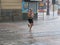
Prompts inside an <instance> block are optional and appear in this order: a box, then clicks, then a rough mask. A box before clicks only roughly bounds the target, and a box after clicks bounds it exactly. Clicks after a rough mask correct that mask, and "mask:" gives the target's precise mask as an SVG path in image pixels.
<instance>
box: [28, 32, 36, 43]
mask: <svg viewBox="0 0 60 45" xmlns="http://www.w3.org/2000/svg"><path fill="white" fill-rule="evenodd" d="M28 38H29V40H28V43H29V44H33V43H35V42H36V40H35V38H34V36H33V33H32V32H31V31H30V32H29V37H28Z"/></svg>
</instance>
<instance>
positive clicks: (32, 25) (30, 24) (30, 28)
mask: <svg viewBox="0 0 60 45" xmlns="http://www.w3.org/2000/svg"><path fill="white" fill-rule="evenodd" d="M32 26H33V23H31V24H30V31H31V28H32Z"/></svg>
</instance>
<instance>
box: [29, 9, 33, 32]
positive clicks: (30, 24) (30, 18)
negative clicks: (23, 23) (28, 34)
mask: <svg viewBox="0 0 60 45" xmlns="http://www.w3.org/2000/svg"><path fill="white" fill-rule="evenodd" d="M33 17H34V12H33V11H32V9H29V11H28V22H29V24H28V27H29V28H30V30H29V31H31V28H32V26H33Z"/></svg>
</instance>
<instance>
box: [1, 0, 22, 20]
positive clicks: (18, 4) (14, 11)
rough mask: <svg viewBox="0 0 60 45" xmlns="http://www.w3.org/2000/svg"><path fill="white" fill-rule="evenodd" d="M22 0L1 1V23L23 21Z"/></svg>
mask: <svg viewBox="0 0 60 45" xmlns="http://www.w3.org/2000/svg"><path fill="white" fill-rule="evenodd" d="M21 9H22V0H0V21H15V20H16V21H17V20H22V18H21V15H22V10H21Z"/></svg>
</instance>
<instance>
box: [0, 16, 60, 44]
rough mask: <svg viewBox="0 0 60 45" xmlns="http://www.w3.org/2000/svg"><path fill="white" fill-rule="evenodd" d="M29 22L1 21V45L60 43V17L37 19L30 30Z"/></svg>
mask: <svg viewBox="0 0 60 45" xmlns="http://www.w3.org/2000/svg"><path fill="white" fill-rule="evenodd" d="M27 24H28V22H27V21H23V22H10V23H0V45H60V17H58V18H56V19H52V20H42V21H40V20H35V21H34V26H33V28H32V31H31V32H29V28H28V26H27Z"/></svg>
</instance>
